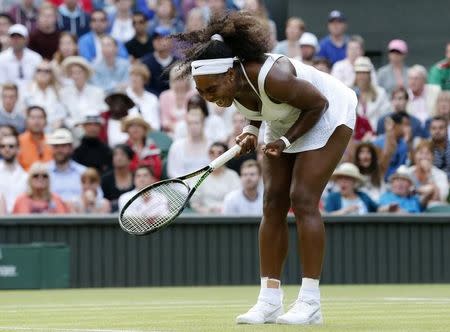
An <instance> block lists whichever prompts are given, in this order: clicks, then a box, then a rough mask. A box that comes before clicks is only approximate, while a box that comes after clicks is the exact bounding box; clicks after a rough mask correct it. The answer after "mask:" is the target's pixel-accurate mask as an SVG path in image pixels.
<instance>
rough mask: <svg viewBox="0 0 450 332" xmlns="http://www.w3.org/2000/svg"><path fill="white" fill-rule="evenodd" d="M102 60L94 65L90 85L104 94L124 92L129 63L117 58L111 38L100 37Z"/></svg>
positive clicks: (115, 46) (115, 43)
mask: <svg viewBox="0 0 450 332" xmlns="http://www.w3.org/2000/svg"><path fill="white" fill-rule="evenodd" d="M100 43H101V47H102V55H103V57H102V60H100V61H99V62H98V63H97V64H96V65H95V73H94V76H93V77H92V84H94V85H96V86H98V87H100V88H102V89H103V90H104V91H105V92H106V93H109V92H112V91H114V90H124V89H125V88H126V86H127V82H128V70H129V67H130V63H129V62H128V61H127V60H125V59H121V58H119V57H118V54H117V47H118V46H117V42H116V41H115V40H114V38H113V37H111V36H107V35H105V36H102V37H101V39H100Z"/></svg>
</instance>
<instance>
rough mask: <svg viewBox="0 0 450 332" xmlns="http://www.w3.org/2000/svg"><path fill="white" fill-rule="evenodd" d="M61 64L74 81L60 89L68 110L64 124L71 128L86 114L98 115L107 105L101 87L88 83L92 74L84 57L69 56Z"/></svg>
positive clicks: (62, 99)
mask: <svg viewBox="0 0 450 332" xmlns="http://www.w3.org/2000/svg"><path fill="white" fill-rule="evenodd" d="M62 65H63V68H64V70H65V72H66V73H67V75H68V76H69V77H70V78H71V79H72V80H73V83H74V84H73V85H70V86H66V87H64V88H62V89H61V101H62V102H63V104H64V105H65V107H66V109H67V111H68V117H67V118H66V125H67V126H68V127H69V128H72V127H73V126H74V125H75V124H77V123H80V122H81V120H82V119H83V118H84V117H85V116H86V115H87V114H90V115H92V114H97V115H99V114H100V113H101V112H102V111H104V110H106V109H107V106H106V104H105V103H104V98H105V96H104V93H103V91H102V89H100V88H98V87H96V86H94V85H92V84H89V83H88V80H89V78H90V77H91V76H92V68H91V66H90V64H89V63H88V62H87V61H86V60H85V59H84V58H82V57H80V56H70V57H68V58H66V59H65V60H64V61H63V63H62Z"/></svg>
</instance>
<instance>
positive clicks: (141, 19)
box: [125, 12, 153, 60]
mask: <svg viewBox="0 0 450 332" xmlns="http://www.w3.org/2000/svg"><path fill="white" fill-rule="evenodd" d="M132 22H133V27H134V31H135V34H134V37H133V38H131V40H129V41H128V42H127V43H126V44H125V47H126V48H127V51H128V54H129V55H130V56H131V58H132V60H135V59H139V58H142V57H143V56H145V55H147V54H150V53H152V52H153V43H152V40H151V38H150V35H149V33H148V21H147V18H146V17H145V15H144V14H142V13H140V12H137V13H134V14H133V21H132Z"/></svg>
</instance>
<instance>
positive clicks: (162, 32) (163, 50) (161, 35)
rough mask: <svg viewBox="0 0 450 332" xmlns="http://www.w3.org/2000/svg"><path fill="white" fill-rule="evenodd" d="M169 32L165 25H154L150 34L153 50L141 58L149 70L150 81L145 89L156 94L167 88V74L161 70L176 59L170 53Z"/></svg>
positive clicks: (170, 41)
mask: <svg viewBox="0 0 450 332" xmlns="http://www.w3.org/2000/svg"><path fill="white" fill-rule="evenodd" d="M170 33H171V32H170V29H168V28H166V27H163V26H158V27H156V28H155V31H154V33H153V36H152V38H153V49H154V52H153V53H151V54H149V55H147V56H145V57H143V58H142V59H141V62H142V63H143V64H144V65H146V66H147V68H148V70H149V71H150V81H149V82H148V83H147V85H146V86H145V89H146V90H147V91H149V92H151V93H153V94H155V95H157V96H159V95H160V94H161V92H163V91H165V90H168V89H169V76H168V74H166V73H165V74H163V72H164V70H165V69H166V68H168V67H169V66H171V65H172V64H173V63H175V62H176V61H177V59H176V58H175V57H174V56H173V55H172V51H173V47H172V40H171V39H170V38H168V37H169V36H170Z"/></svg>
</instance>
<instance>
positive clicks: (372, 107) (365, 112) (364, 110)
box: [353, 56, 390, 128]
mask: <svg viewBox="0 0 450 332" xmlns="http://www.w3.org/2000/svg"><path fill="white" fill-rule="evenodd" d="M353 68H354V71H355V82H354V89H356V90H357V91H358V107H357V112H358V114H359V115H360V116H362V117H365V118H366V119H367V120H369V122H370V126H371V127H372V128H376V125H377V121H378V119H379V118H380V117H381V116H383V115H384V114H387V113H388V112H389V108H390V105H389V99H388V97H387V95H386V91H385V90H384V89H383V88H382V87H380V86H378V85H376V84H374V83H373V82H372V76H371V72H372V70H373V65H372V61H370V59H369V58H368V57H365V56H361V57H358V58H357V59H356V60H355V63H354V65H353Z"/></svg>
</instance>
